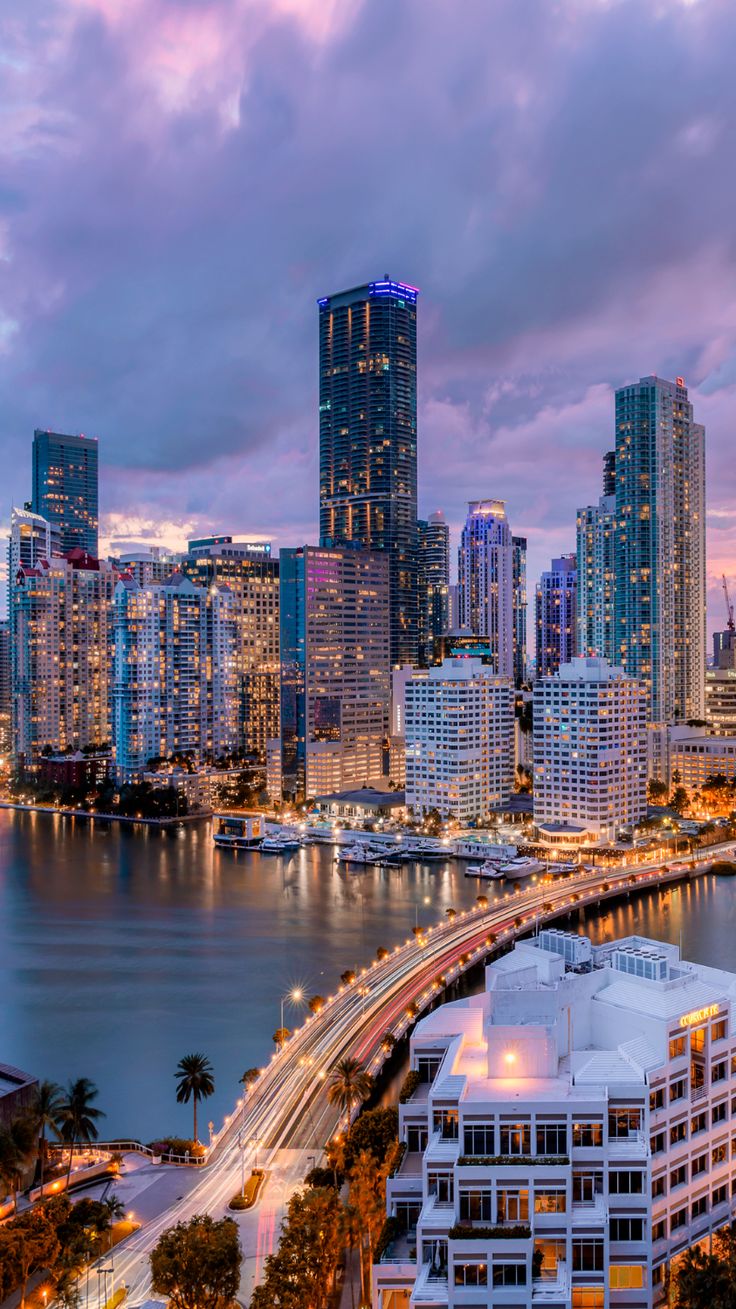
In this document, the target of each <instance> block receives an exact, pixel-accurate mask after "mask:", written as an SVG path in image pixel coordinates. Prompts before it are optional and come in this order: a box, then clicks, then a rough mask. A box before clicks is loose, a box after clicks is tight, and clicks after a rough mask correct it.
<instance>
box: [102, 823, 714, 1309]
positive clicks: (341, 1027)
mask: <svg viewBox="0 0 736 1309" xmlns="http://www.w3.org/2000/svg"><path fill="white" fill-rule="evenodd" d="M735 847H736V842H730V843H728V844H724V845H721V846H718V847H711V848H710V850H709V852H708V858H707V859H705V858H700V859H694V858H691V857H688V858H687V859H679V860H672V861H671V862H670V864H669V865H668V866H667V868H666V869H664V868H662V867H661V865H656V866H646V867H638V868H628V869H626V870H623V871H622V870H616V871H613V870H611V869H608V870H598V869H594V870H591V871H590V872H583V873H578V874H575V875H574V876H573V877H568V878H565V879H561V880H560V881H559V882H556V883H555V882H551V883H550V882H546V883H533V884H531V885H530V884H527V883H524V884H523V889H522V884H521V883H518V884H517V885H518V887H519V890H518V891H517V892H516V893H515V894H514V893H513V892H510V893H508V894H506V895H504V896H503V898H497V899H495V900H493V899H492V900H490V902H489V905H488V908H487V909H484V908H478V909H471V910H465V911H463V912H461V913H458V914H457V916H456V917H455V918H454V919H453V920H452V921H450V922H443V923H439V924H438V925H436V926H435V927H431V928H428V929H426V931H425V932H424V934H423V935H422V936H421V937H420V938H419V940H415V939H414V938H413V937H410V938H409V940H408V941H407V942H406V943H405V944H404V945H402V946H397V947H396V948H395V949H394V951H393V952H392V953H391V954H390V955H389V956H388V958H387V959H384V960H382V961H381V962H380V963H379V962H376V961H374V963H373V964H372V965H371V966H370V967H369V968H364V969H362V970H361V972H360V973H359V975H358V977H357V978H356V981H355V982H354V983H353V984H351V985H350V986H347V987H342V986H341V987H340V988H339V990H338V992H337V993H336V995H334V996H331V997H330V998H329V1000H328V1002H327V1003H326V1005H325V1007H324V1009H323V1010H322V1011H321V1012H320V1014H318V1015H311V1014H310V1016H309V1017H308V1018H307V1020H306V1021H305V1023H304V1025H303V1026H302V1027H301V1028H299V1029H298V1030H297V1031H295V1032H294V1034H293V1036H292V1037H291V1039H290V1040H289V1041H288V1043H287V1044H286V1046H285V1047H284V1049H283V1051H281V1052H280V1053H279V1054H274V1055H273V1056H272V1057H271V1061H270V1063H269V1064H268V1065H267V1067H266V1068H265V1069H263V1070H262V1073H261V1077H260V1079H259V1081H258V1082H257V1083H256V1084H255V1087H254V1088H253V1090H252V1091H251V1092H250V1094H249V1095H248V1096H247V1097H244V1098H243V1099H241V1100H240V1101H238V1105H237V1106H236V1109H235V1112H234V1113H233V1114H232V1115H229V1116H228V1117H227V1118H226V1120H225V1123H224V1125H223V1128H222V1129H221V1131H220V1132H219V1133H218V1135H217V1136H216V1137H215V1138H214V1141H213V1144H212V1147H211V1149H210V1151H209V1154H208V1163H207V1166H206V1167H203V1168H202V1173H201V1177H198V1178H197V1181H196V1183H195V1185H194V1186H193V1188H192V1189H191V1190H190V1191H189V1193H188V1194H187V1195H186V1197H184V1198H183V1199H181V1200H180V1201H178V1202H177V1203H175V1204H174V1205H172V1206H171V1207H170V1208H168V1209H167V1210H165V1211H164V1212H163V1213H161V1214H160V1215H159V1216H158V1217H157V1218H155V1219H154V1220H153V1221H152V1222H149V1223H147V1224H146V1225H145V1226H144V1227H142V1228H141V1229H140V1230H139V1231H138V1232H137V1233H135V1235H133V1236H132V1237H130V1238H129V1239H128V1240H127V1241H126V1242H125V1243H124V1245H122V1246H121V1247H120V1248H119V1250H118V1251H116V1253H115V1284H116V1285H118V1286H119V1285H120V1284H121V1283H125V1284H126V1285H127V1286H128V1303H129V1304H130V1305H134V1306H135V1305H139V1304H141V1303H142V1302H143V1301H144V1300H145V1299H146V1298H147V1297H148V1296H149V1295H150V1294H151V1292H150V1276H149V1269H148V1256H149V1254H150V1252H151V1250H152V1248H153V1246H154V1245H155V1244H156V1241H157V1240H158V1238H159V1236H160V1235H161V1233H162V1232H163V1231H165V1230H166V1229H167V1228H168V1227H171V1226H172V1225H173V1224H174V1223H177V1222H180V1221H182V1220H186V1219H188V1218H191V1217H192V1216H193V1215H194V1214H197V1213H204V1212H207V1213H210V1214H213V1215H215V1216H218V1215H219V1214H222V1213H224V1212H225V1209H226V1206H227V1203H228V1201H229V1199H230V1198H231V1196H232V1195H234V1194H235V1192H236V1191H238V1190H239V1188H240V1178H241V1168H242V1164H243V1156H242V1154H241V1144H240V1143H242V1146H243V1148H244V1150H245V1156H244V1158H245V1163H246V1165H247V1166H250V1165H251V1164H252V1162H253V1154H254V1149H253V1145H252V1142H253V1140H254V1139H255V1138H257V1140H258V1143H259V1144H258V1146H257V1147H256V1148H257V1149H260V1152H261V1155H260V1159H259V1163H263V1162H264V1160H266V1161H267V1156H268V1155H269V1154H270V1157H271V1158H274V1157H275V1154H276V1152H277V1151H280V1150H283V1149H284V1148H286V1147H288V1146H293V1145H294V1144H299V1143H300V1138H301V1145H302V1148H303V1147H304V1145H305V1141H304V1134H305V1133H306V1134H307V1135H308V1136H309V1137H311V1141H312V1144H314V1142H316V1141H318V1142H319V1145H318V1146H317V1147H316V1152H317V1153H319V1151H320V1150H321V1146H322V1144H323V1143H324V1142H325V1141H326V1140H328V1139H329V1137H330V1135H331V1134H332V1133H333V1132H334V1131H335V1129H336V1127H337V1121H338V1119H337V1114H336V1111H335V1110H334V1109H332V1108H330V1106H329V1105H328V1104H327V1097H326V1094H325V1087H324V1082H325V1079H326V1078H327V1076H328V1074H329V1072H330V1070H331V1068H332V1067H333V1066H334V1064H335V1063H336V1062H337V1061H338V1060H339V1059H341V1058H344V1057H345V1056H346V1055H352V1056H355V1057H357V1058H359V1059H361V1060H362V1061H363V1062H364V1063H365V1065H366V1066H367V1067H369V1068H370V1070H371V1071H372V1072H373V1073H375V1072H376V1071H377V1070H378V1069H379V1067H380V1066H381V1064H382V1062H383V1060H384V1058H385V1057H386V1056H385V1055H384V1054H383V1052H382V1050H381V1039H382V1037H383V1035H384V1033H385V1032H386V1031H393V1032H394V1034H395V1035H401V1034H402V1033H403V1032H405V1030H406V1028H407V1026H409V1025H410V1024H411V1023H412V1022H413V1021H414V1017H415V1015H414V1013H412V1012H409V1006H410V1005H415V1006H416V1008H417V1010H418V1011H421V1010H422V1009H423V1008H426V1006H427V1005H428V1004H429V1003H431V1001H432V1000H433V999H434V998H436V995H437V992H438V991H439V990H440V989H442V988H441V984H440V983H439V982H438V980H437V979H438V978H439V977H440V976H441V977H442V978H444V979H446V981H447V982H450V981H452V980H453V979H455V978H456V977H457V976H458V975H459V974H460V973H462V972H463V971H464V970H465V969H466V968H469V967H471V966H472V964H474V963H477V962H478V961H479V960H480V959H481V958H482V957H483V956H485V955H486V954H488V952H489V947H491V945H492V944H495V945H506V944H508V943H509V942H511V941H512V940H513V939H514V937H516V936H517V935H523V934H524V932H527V931H529V929H530V927H533V926H534V925H535V924H536V923H539V924H542V923H543V922H545V921H547V920H549V919H553V918H557V917H559V916H560V915H561V914H564V913H565V912H566V911H569V912H572V911H574V910H575V909H576V908H578V907H580V906H583V905H586V904H591V903H593V902H598V901H600V900H602V899H607V898H610V897H613V896H615V895H620V894H621V892H622V890H626V891H631V892H634V891H636V890H645V889H647V888H648V887H650V886H652V885H657V884H658V883H667V882H670V881H676V880H678V879H679V878H681V877H682V874H683V871H684V870H685V869H686V868H688V867H693V868H694V869H701V870H702V868H703V867H704V866H707V865H708V864H709V863H711V862H712V860H713V857H714V855H715V854H716V853H718V854H721V853H726V851H729V852H730V851H732V850H733V849H734V848H735ZM604 885H605V886H606V889H605V890H604V889H603V888H604ZM491 933H492V934H493V937H494V938H495V942H492V941H491ZM264 1147H265V1149H264ZM293 1180H297V1179H293ZM293 1180H292V1185H293ZM280 1185H282V1187H283V1185H284V1184H283V1183H280ZM266 1191H268V1185H267V1187H266ZM285 1198H286V1197H285V1193H284V1192H283V1191H282V1201H283V1200H284V1199H285ZM275 1227H276V1221H275V1214H274V1212H273V1211H272V1212H271V1214H270V1226H269V1228H268V1230H267V1231H265V1232H263V1233H262V1232H261V1230H260V1227H259V1234H258V1235H259V1251H258V1253H259V1257H263V1255H264V1254H266V1253H268V1252H269V1249H272V1248H273V1246H274V1245H275V1243H276V1240H277V1236H278V1233H277V1232H276V1231H275Z"/></svg>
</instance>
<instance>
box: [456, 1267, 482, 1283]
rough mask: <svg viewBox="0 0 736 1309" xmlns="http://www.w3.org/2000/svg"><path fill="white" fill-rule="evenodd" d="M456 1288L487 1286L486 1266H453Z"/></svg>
mask: <svg viewBox="0 0 736 1309" xmlns="http://www.w3.org/2000/svg"><path fill="white" fill-rule="evenodd" d="M455 1285H456V1286H487V1285H488V1264H455Z"/></svg>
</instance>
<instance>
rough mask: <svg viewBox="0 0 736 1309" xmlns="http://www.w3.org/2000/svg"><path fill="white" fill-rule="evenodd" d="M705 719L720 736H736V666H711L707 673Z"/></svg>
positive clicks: (712, 730) (709, 727)
mask: <svg viewBox="0 0 736 1309" xmlns="http://www.w3.org/2000/svg"><path fill="white" fill-rule="evenodd" d="M705 719H706V722H707V724H708V730H709V731H710V732H715V733H716V734H717V735H718V736H736V668H709V669H708V671H707V673H706V674H705Z"/></svg>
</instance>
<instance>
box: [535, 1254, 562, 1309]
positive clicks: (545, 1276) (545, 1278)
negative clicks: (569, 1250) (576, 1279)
mask: <svg viewBox="0 0 736 1309" xmlns="http://www.w3.org/2000/svg"><path fill="white" fill-rule="evenodd" d="M569 1296H570V1273H569V1271H568V1267H567V1264H566V1263H564V1262H563V1261H562V1260H560V1261H559V1263H558V1264H557V1266H556V1267H555V1268H551V1269H549V1270H548V1271H544V1272H542V1273H540V1274H539V1276H538V1277H535V1278H534V1279H533V1281H532V1304H540V1305H542V1304H559V1302H560V1300H563V1299H565V1300H567V1299H569Z"/></svg>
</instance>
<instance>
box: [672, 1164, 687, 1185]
mask: <svg viewBox="0 0 736 1309" xmlns="http://www.w3.org/2000/svg"><path fill="white" fill-rule="evenodd" d="M686 1181H687V1164H680V1166H679V1168H673V1169H672V1172H671V1173H670V1190H671V1191H672V1190H673V1189H674V1188H675V1187H676V1186H684V1185H685V1183H686Z"/></svg>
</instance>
